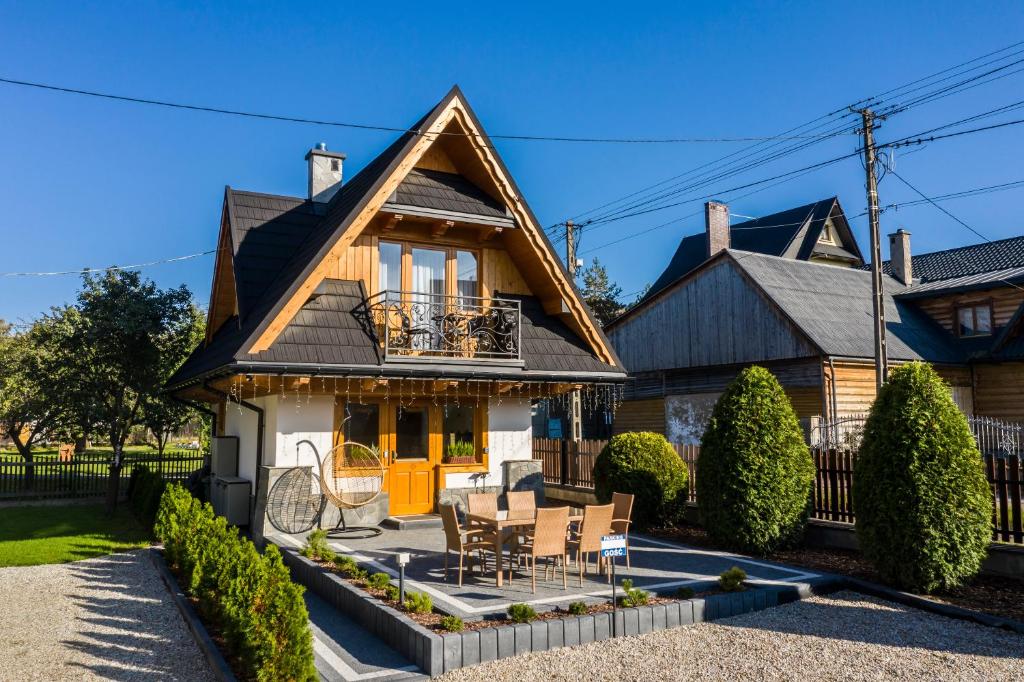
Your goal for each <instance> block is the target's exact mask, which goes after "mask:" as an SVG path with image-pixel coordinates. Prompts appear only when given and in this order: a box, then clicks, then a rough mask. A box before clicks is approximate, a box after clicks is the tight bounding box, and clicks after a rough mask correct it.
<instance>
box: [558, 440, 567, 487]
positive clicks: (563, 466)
mask: <svg viewBox="0 0 1024 682" xmlns="http://www.w3.org/2000/svg"><path fill="white" fill-rule="evenodd" d="M558 444H559V447H560V449H561V452H560V453H559V454H560V456H561V459H560V462H559V466H558V482H559V484H560V485H569V441H568V440H567V439H565V438H561V439H559V441H558Z"/></svg>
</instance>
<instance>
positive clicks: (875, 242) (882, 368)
mask: <svg viewBox="0 0 1024 682" xmlns="http://www.w3.org/2000/svg"><path fill="white" fill-rule="evenodd" d="M860 116H861V120H862V122H863V124H864V169H865V171H866V173H867V192H868V219H869V221H870V224H871V307H872V309H873V311H874V317H875V386H876V388H878V389H881V388H882V384H884V383H885V380H886V376H887V374H888V359H887V355H886V352H885V298H884V297H883V292H882V246H881V238H880V236H879V226H878V176H877V175H876V174H875V163H876V154H875V135H874V128H875V114H874V112H873V111H871V110H870V109H861V110H860Z"/></svg>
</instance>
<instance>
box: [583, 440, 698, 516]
mask: <svg viewBox="0 0 1024 682" xmlns="http://www.w3.org/2000/svg"><path fill="white" fill-rule="evenodd" d="M688 480H689V474H688V473H687V471H686V465H685V464H683V460H682V459H680V458H679V455H678V454H676V451H675V450H673V449H672V446H671V445H669V443H668V441H667V440H665V437H664V436H662V435H661V434H657V433H649V432H639V433H621V434H619V435H617V436H613V437H612V439H611V440H610V441H608V444H607V445H606V446H604V449H603V450H601V453H600V454H599V455H598V456H597V459H596V461H595V462H594V494H595V495H596V496H597V499H598V500H599V501H600V502H601V503H602V504H607V503H609V502H611V499H612V493H613V492H618V493H632V494H633V515H632V524H631V526H632V527H633V528H635V529H638V530H643V529H645V528H650V527H652V526H665V525H670V524H672V523H675V522H676V521H678V520H679V519H680V518H682V515H683V512H684V511H685V509H686V497H687V493H688V488H687V482H688Z"/></svg>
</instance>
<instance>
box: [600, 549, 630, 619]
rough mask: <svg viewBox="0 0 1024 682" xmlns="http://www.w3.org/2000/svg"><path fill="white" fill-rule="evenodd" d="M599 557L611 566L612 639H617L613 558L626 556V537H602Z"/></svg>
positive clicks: (616, 602)
mask: <svg viewBox="0 0 1024 682" xmlns="http://www.w3.org/2000/svg"><path fill="white" fill-rule="evenodd" d="M601 556H602V557H603V558H604V559H605V560H607V561H610V562H611V564H612V637H617V636H618V633H617V632H616V627H615V616H616V613H617V611H618V608H619V599H618V597H617V596H616V584H615V557H618V556H626V536H625V535H602V536H601Z"/></svg>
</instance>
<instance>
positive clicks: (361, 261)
mask: <svg viewBox="0 0 1024 682" xmlns="http://www.w3.org/2000/svg"><path fill="white" fill-rule="evenodd" d="M381 239H383V240H384V241H399V242H401V241H411V242H412V243H413V244H415V245H423V246H427V247H437V248H444V247H455V248H460V249H466V250H469V251H473V252H474V253H475V254H476V255H477V259H478V260H477V263H478V268H479V269H478V276H479V278H480V279H479V281H480V296H483V297H493V296H495V295H496V293H498V292H500V293H502V294H518V295H523V296H529V295H531V291H530V288H529V286H527V284H526V281H525V280H524V279H523V276H522V274H521V273H520V272H519V269H518V268H517V267H516V265H515V263H513V262H512V258H511V256H509V254H508V252H507V251H505V250H504V249H503V248H480V243H479V241H476V240H467V239H460V238H459V237H458V236H457V235H456V236H453V237H452V238H447V239H436V238H434V239H431V238H430V233H429V232H428V231H424V232H423V233H420V232H415V231H413V230H403V231H402V232H398V231H394V232H389V233H382V234H374V233H371V234H362V235H360V236H359V237H358V238H356V240H355V241H354V242H353V243H352V244H351V245H349V246H348V247H347V248H346V249H344V250H343V251H342V252H341V253H340V254H339V255H338V257H337V258H336V259H334V260H333V264H332V266H331V268H330V269H329V271H328V272H329V274H328V277H332V278H334V279H347V280H356V281H362V283H363V286H364V287H365V288H366V293H367V295H368V296H373V295H374V294H377V293H378V290H379V288H380V287H379V281H380V271H379V267H380V252H379V248H378V247H379V244H380V240H381ZM496 244H497V242H496ZM499 245H500V244H499ZM452 288H454V283H452Z"/></svg>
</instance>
